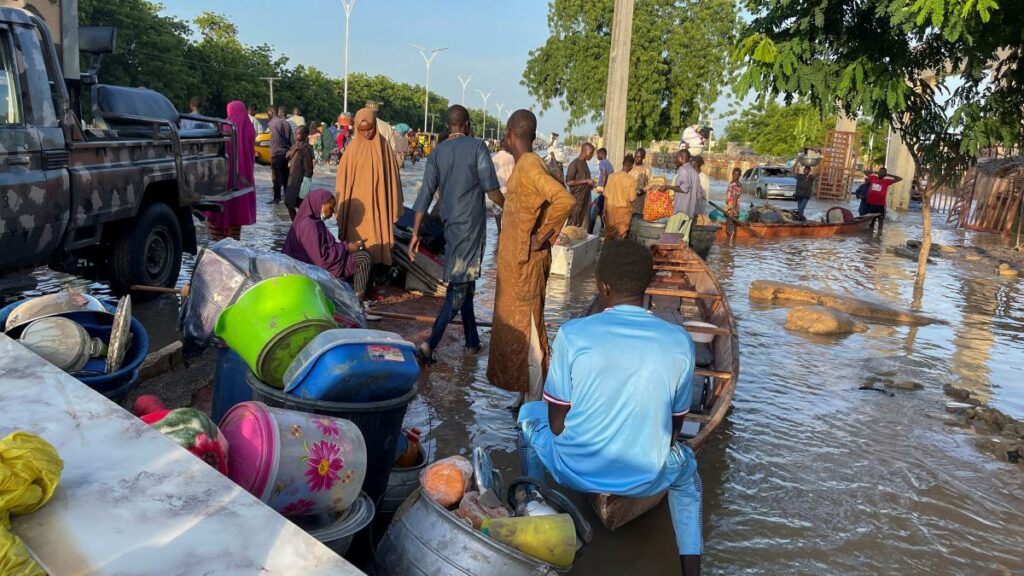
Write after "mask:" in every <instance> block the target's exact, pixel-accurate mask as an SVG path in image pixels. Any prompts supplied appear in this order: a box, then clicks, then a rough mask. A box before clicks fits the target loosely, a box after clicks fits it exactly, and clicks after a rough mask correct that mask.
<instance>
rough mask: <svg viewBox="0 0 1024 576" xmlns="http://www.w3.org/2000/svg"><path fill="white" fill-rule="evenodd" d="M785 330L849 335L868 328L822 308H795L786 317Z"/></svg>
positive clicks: (840, 314) (838, 312)
mask: <svg viewBox="0 0 1024 576" xmlns="http://www.w3.org/2000/svg"><path fill="white" fill-rule="evenodd" d="M786 329H787V330H795V331H797V332H807V333H810V334H850V333H853V332H866V331H867V329H868V327H867V326H866V325H864V324H862V323H860V322H857V321H855V320H854V319H852V318H850V317H849V316H848V315H846V314H844V313H842V312H840V311H838V310H832V309H830V308H825V307H824V306H796V307H794V308H793V309H792V310H790V311H789V314H787V315H786Z"/></svg>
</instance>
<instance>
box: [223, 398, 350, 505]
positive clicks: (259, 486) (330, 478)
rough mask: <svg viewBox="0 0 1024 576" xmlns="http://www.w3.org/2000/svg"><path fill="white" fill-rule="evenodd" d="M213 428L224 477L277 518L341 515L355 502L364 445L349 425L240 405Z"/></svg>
mask: <svg viewBox="0 0 1024 576" xmlns="http://www.w3.org/2000/svg"><path fill="white" fill-rule="evenodd" d="M219 428H220V431H221V433H222V434H224V438H225V439H226V440H227V441H228V445H229V446H230V447H231V449H230V450H229V451H228V478H231V480H232V481H233V482H234V483H235V484H238V485H239V486H241V487H242V488H244V489H245V490H247V491H248V492H249V493H250V494H252V495H253V496H255V497H257V498H259V499H260V500H262V501H263V502H265V503H266V504H267V505H268V506H270V507H271V508H273V509H274V510H277V511H278V512H280V513H281V514H282V515H284V516H289V517H291V516H306V515H311V514H327V513H339V512H344V511H346V510H348V509H349V508H350V507H351V506H353V505H354V504H355V502H356V500H357V499H358V498H359V491H360V489H361V487H362V485H363V478H364V476H365V474H366V444H365V442H364V441H363V435H362V433H361V432H360V431H359V429H358V428H356V426H355V425H353V424H352V423H351V422H347V421H345V420H343V419H341V418H331V417H323V416H316V415H313V414H306V413H304V412H296V411H294V410H284V409H281V408H272V407H270V406H267V405H265V404H263V403H261V402H243V403H241V404H238V405H236V406H235V407H234V408H232V409H231V410H229V411H228V413H227V414H226V415H225V416H224V419H223V420H221V421H220V425H219Z"/></svg>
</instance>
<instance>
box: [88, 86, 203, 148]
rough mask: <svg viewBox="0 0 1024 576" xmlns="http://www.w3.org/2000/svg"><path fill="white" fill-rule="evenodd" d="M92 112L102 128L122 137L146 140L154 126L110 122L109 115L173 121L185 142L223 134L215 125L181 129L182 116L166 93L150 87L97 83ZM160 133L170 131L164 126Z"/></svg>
mask: <svg viewBox="0 0 1024 576" xmlns="http://www.w3.org/2000/svg"><path fill="white" fill-rule="evenodd" d="M92 110H93V117H94V118H95V119H96V123H97V124H98V125H99V127H100V128H106V129H109V130H113V131H115V132H117V134H118V135H119V136H140V137H147V136H150V135H152V134H153V127H152V125H149V124H142V123H136V122H127V121H123V120H117V119H113V118H111V119H109V120H108V119H107V118H106V116H109V115H119V114H123V115H128V116H138V117H143V118H152V119H153V120H162V121H165V122H171V123H173V124H174V125H175V126H178V127H179V129H178V136H179V137H181V138H183V139H190V138H216V137H218V136H220V135H221V131H220V129H218V128H217V127H216V126H212V125H211V126H209V127H203V128H186V129H181V128H180V126H181V115H180V114H178V110H177V109H176V108H175V107H174V105H173V104H171V101H170V100H168V99H167V97H166V96H164V95H163V94H161V93H159V92H157V91H155V90H150V89H148V88H128V87H126V86H110V85H108V84H96V85H94V86H93V87H92ZM160 130H161V132H167V131H168V128H167V127H166V126H165V127H163V128H161V129H160Z"/></svg>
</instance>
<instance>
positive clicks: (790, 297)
mask: <svg viewBox="0 0 1024 576" xmlns="http://www.w3.org/2000/svg"><path fill="white" fill-rule="evenodd" d="M750 298H751V299H753V300H764V301H768V302H778V303H801V304H818V305H820V306H827V307H829V308H833V309H835V310H839V311H840V312H845V313H847V314H850V315H853V316H860V317H862V318H868V319H871V320H885V321H887V322H895V323H899V324H909V325H911V326H925V325H928V324H935V323H939V324H945V323H946V322H945V321H943V320H939V319H936V318H931V317H928V316H925V315H923V314H917V313H915V312H911V311H909V310H902V309H900V308H896V307H895V306H891V305H889V304H886V303H885V302H878V301H873V300H868V299H865V298H857V297H855V296H848V295H846V294H839V293H836V292H831V291H828V290H817V289H814V288H807V287H805V286H799V285H797V284H787V283H785V282H777V281H775V280H754V281H753V282H751V283H750Z"/></svg>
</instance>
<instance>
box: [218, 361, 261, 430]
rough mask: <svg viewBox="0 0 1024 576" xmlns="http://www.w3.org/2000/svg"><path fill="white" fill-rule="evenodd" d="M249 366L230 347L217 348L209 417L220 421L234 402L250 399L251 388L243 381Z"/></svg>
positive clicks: (238, 402)
mask: <svg viewBox="0 0 1024 576" xmlns="http://www.w3.org/2000/svg"><path fill="white" fill-rule="evenodd" d="M248 373H249V366H247V365H246V363H245V360H242V357H241V356H239V355H238V354H236V353H235V351H234V350H231V349H230V348H218V349H217V367H216V372H215V375H214V381H213V407H212V408H211V409H210V419H211V420H213V421H214V422H220V420H221V418H223V417H224V415H225V414H227V413H228V410H230V409H231V408H233V407H234V406H235V405H236V404H240V403H242V402H247V401H249V400H252V388H250V387H249V384H248V383H247V382H246V381H245V375H246V374H248Z"/></svg>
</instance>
